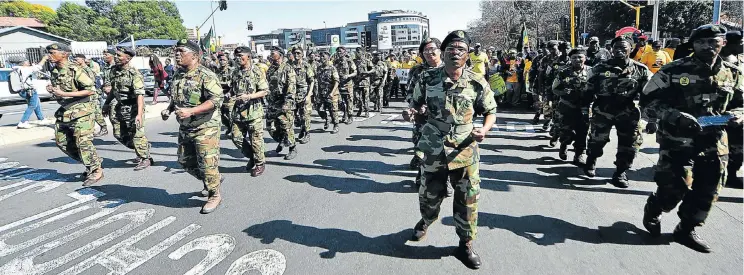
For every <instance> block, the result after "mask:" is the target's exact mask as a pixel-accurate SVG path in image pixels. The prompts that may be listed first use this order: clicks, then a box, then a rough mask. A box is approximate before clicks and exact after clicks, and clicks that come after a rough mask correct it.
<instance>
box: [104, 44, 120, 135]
mask: <svg viewBox="0 0 744 275" xmlns="http://www.w3.org/2000/svg"><path fill="white" fill-rule="evenodd" d="M115 55H116V50H115V49H106V50H105V51H103V61H104V62H105V63H106V64H105V65H104V67H103V68H102V69H101V70H102V71H103V83H106V81H109V80H110V79H111V69H112V68H114V66H116V60H115V58H114V56H115ZM102 90H103V92H104V93H106V102H108V103H106V102H104V104H103V107H101V108H102V110H101V112H102V113H103V116H107V117H108V118H109V121H111V125H113V126H114V129H116V127H117V126H116V125H118V123H119V122H118V120H116V112H114V110H115V109H116V105H117V104H118V102H117V101H116V98H114V96H113V95H111V89H110V88H109V89H107V88H106V87H102ZM109 98H111V99H109Z"/></svg>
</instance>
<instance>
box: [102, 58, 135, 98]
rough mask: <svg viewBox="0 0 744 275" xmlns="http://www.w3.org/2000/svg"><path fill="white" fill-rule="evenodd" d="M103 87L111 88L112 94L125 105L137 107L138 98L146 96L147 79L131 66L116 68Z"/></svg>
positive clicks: (112, 70)
mask: <svg viewBox="0 0 744 275" xmlns="http://www.w3.org/2000/svg"><path fill="white" fill-rule="evenodd" d="M103 86H111V94H112V95H114V98H116V100H117V101H119V102H120V103H123V104H129V105H136V104H137V96H140V95H141V96H144V95H145V79H144V77H142V73H140V72H139V71H138V70H137V69H135V68H134V67H131V66H128V65H127V66H124V67H122V66H114V67H113V68H112V69H111V73H110V77H109V78H108V79H106V83H104V84H103Z"/></svg>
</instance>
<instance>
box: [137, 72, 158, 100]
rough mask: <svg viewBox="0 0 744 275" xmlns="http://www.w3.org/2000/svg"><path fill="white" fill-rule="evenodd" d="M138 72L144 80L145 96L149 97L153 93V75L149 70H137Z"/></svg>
mask: <svg viewBox="0 0 744 275" xmlns="http://www.w3.org/2000/svg"><path fill="white" fill-rule="evenodd" d="M139 71H140V73H142V76H143V77H144V78H145V94H147V95H149V96H151V95H152V93H153V92H154V91H155V75H153V74H152V71H151V70H150V69H139Z"/></svg>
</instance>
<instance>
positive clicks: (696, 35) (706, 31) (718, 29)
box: [690, 24, 726, 41]
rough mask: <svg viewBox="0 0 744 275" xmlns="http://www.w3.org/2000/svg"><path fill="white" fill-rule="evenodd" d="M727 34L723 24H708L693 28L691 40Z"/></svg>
mask: <svg viewBox="0 0 744 275" xmlns="http://www.w3.org/2000/svg"><path fill="white" fill-rule="evenodd" d="M719 36H726V28H725V27H723V26H721V25H716V24H707V25H702V26H700V27H697V28H695V29H694V30H692V33H691V34H690V41H695V40H697V39H700V38H712V37H719Z"/></svg>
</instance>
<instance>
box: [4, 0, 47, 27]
mask: <svg viewBox="0 0 744 275" xmlns="http://www.w3.org/2000/svg"><path fill="white" fill-rule="evenodd" d="M0 16H7V17H31V18H36V19H39V21H41V22H43V23H44V24H49V23H50V22H52V21H53V20H54V19H55V18H56V17H57V15H56V13H55V12H54V10H53V9H52V8H50V7H47V6H44V5H42V4H31V3H28V2H24V1H3V2H0Z"/></svg>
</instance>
